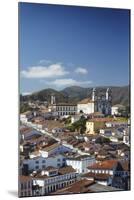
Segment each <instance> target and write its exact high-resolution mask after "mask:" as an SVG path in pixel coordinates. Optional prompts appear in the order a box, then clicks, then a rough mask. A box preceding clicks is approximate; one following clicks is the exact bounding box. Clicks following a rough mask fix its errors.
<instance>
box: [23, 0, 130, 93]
mask: <svg viewBox="0 0 134 200" xmlns="http://www.w3.org/2000/svg"><path fill="white" fill-rule="evenodd" d="M19 65H20V92H21V93H29V92H34V91H38V90H41V89H44V88H54V89H57V90H61V89H63V88H65V87H68V86H72V85H78V86H82V87H94V86H104V85H107V86H109V85H110V86H111V85H117V86H122V85H128V84H129V10H122V9H103V8H91V7H76V6H75V7H74V6H56V5H46V4H32V3H19Z"/></svg>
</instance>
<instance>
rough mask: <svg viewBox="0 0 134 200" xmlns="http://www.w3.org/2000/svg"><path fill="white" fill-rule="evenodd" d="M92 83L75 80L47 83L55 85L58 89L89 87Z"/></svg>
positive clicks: (58, 80) (57, 80)
mask: <svg viewBox="0 0 134 200" xmlns="http://www.w3.org/2000/svg"><path fill="white" fill-rule="evenodd" d="M91 83H92V81H77V80H74V79H71V78H69V79H56V80H54V81H49V82H46V84H48V85H55V86H56V87H63V86H64V87H65V86H74V85H77V86H84V85H88V84H91Z"/></svg>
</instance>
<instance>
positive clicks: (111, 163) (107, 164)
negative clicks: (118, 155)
mask: <svg viewBox="0 0 134 200" xmlns="http://www.w3.org/2000/svg"><path fill="white" fill-rule="evenodd" d="M117 163H118V160H106V161H102V162H99V163H95V164H93V165H91V166H89V167H87V168H88V169H113V168H114V167H115V166H116V165H117Z"/></svg>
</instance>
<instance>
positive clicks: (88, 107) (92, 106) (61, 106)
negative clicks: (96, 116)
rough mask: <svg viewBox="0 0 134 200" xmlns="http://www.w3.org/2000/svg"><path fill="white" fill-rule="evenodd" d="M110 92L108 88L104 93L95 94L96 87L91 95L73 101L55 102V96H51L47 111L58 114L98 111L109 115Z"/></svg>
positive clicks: (110, 104) (110, 105)
mask: <svg viewBox="0 0 134 200" xmlns="http://www.w3.org/2000/svg"><path fill="white" fill-rule="evenodd" d="M111 107H112V93H111V90H110V89H109V88H107V89H106V92H105V95H104V94H103V95H101V96H97V95H96V89H95V88H94V89H93V90H92V97H91V98H86V99H83V100H82V101H80V102H78V103H77V104H75V103H56V100H55V96H54V95H52V96H51V105H50V106H49V111H51V112H55V114H56V113H57V115H58V116H67V115H76V114H79V113H84V114H91V113H94V112H100V113H102V114H104V115H111Z"/></svg>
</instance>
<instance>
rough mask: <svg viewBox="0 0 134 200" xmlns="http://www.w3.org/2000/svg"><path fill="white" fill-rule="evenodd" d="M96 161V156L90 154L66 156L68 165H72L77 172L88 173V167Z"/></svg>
mask: <svg viewBox="0 0 134 200" xmlns="http://www.w3.org/2000/svg"><path fill="white" fill-rule="evenodd" d="M95 162H96V160H95V157H93V156H89V155H82V156H77V157H71V158H66V163H67V165H71V166H72V167H73V168H74V169H75V170H76V172H77V173H87V171H88V170H87V167H88V166H90V165H92V164H94V163H95Z"/></svg>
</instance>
